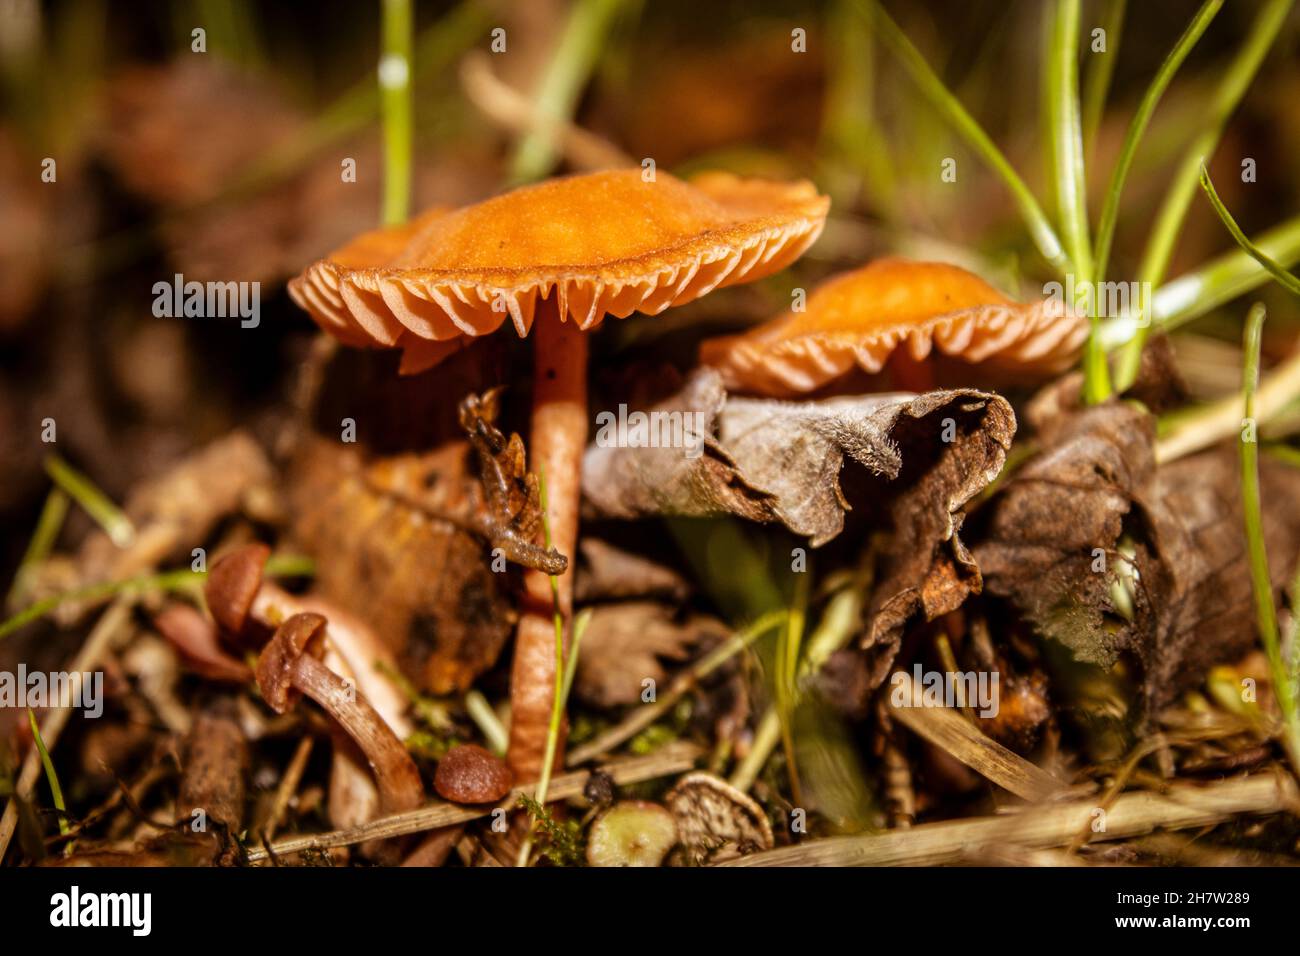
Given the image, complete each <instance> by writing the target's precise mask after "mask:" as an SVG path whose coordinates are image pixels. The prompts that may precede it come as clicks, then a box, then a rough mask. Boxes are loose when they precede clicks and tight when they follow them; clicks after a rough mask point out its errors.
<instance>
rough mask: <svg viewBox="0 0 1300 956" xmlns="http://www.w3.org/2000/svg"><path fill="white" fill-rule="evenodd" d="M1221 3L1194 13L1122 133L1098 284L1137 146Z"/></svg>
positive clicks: (1213, 0)
mask: <svg viewBox="0 0 1300 956" xmlns="http://www.w3.org/2000/svg"><path fill="white" fill-rule="evenodd" d="M1223 3H1224V0H1205V3H1203V4H1201V9H1200V10H1198V11H1197V12H1196V16H1194V17H1192V21H1191V22H1190V23H1189V24H1188V25H1187V29H1185V30H1184V31H1183V35H1182V36H1180V37H1179V38H1178V42H1177V43H1175V44H1174V48H1173V49H1172V50H1170V51H1169V53H1168V55H1167V56H1166V57H1165V59H1164V62H1163V63H1161V64H1160V69H1159V70H1157V71H1156V75H1155V77H1154V79H1152V80H1151V85H1150V86H1148V87H1147V89H1146V92H1145V93H1143V94H1142V101H1141V102H1140V103H1138V108H1137V112H1136V113H1134V114H1133V119H1132V120H1131V121H1129V125H1128V130H1127V131H1126V132H1125V133H1124V144H1123V146H1121V147H1120V152H1119V159H1118V160H1117V161H1116V163H1115V169H1114V171H1113V172H1112V173H1111V176H1110V185H1109V186H1108V187H1107V189H1106V201H1105V204H1104V205H1103V206H1102V210H1101V220H1100V221H1099V223H1098V225H1097V247H1096V254H1095V255H1094V256H1093V259H1094V261H1095V263H1096V265H1095V272H1096V274H1097V281H1098V282H1102V281H1104V280H1105V278H1106V267H1107V266H1108V265H1109V263H1110V249H1111V243H1112V242H1113V240H1114V238H1115V224H1116V222H1117V221H1118V219H1119V203H1120V198H1121V197H1122V196H1123V194H1124V181H1125V180H1126V179H1127V178H1128V173H1129V169H1130V168H1131V167H1132V165H1133V158H1134V157H1135V156H1136V155H1137V147H1138V143H1140V142H1141V141H1142V136H1143V134H1144V133H1146V129H1147V125H1148V124H1149V123H1150V122H1151V116H1152V114H1154V113H1155V111H1156V106H1157V105H1159V103H1160V98H1161V97H1162V96H1164V95H1165V90H1166V89H1168V88H1169V84H1170V82H1172V81H1173V78H1174V74H1176V73H1177V72H1178V68H1179V67H1181V66H1182V65H1183V60H1185V59H1187V54H1188V53H1190V52H1191V51H1192V47H1194V46H1196V44H1197V41H1199V40H1200V39H1201V35H1202V34H1204V33H1205V31H1206V30H1207V29H1208V28H1209V26H1210V23H1211V22H1212V21H1213V20H1214V18H1215V16H1216V15H1217V14H1218V12H1219V10H1220V8H1221V7H1222V6H1223Z"/></svg>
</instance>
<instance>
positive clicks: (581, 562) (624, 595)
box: [573, 535, 691, 604]
mask: <svg viewBox="0 0 1300 956" xmlns="http://www.w3.org/2000/svg"><path fill="white" fill-rule="evenodd" d="M576 570H577V577H576V578H575V579H574V583H573V598H574V600H575V601H577V602H578V603H579V604H588V603H590V602H593V601H627V600H634V599H637V598H659V599H662V600H668V601H675V602H678V603H680V602H682V601H684V600H686V597H687V595H689V594H690V590H691V586H690V584H689V583H688V582H687V580H686V578H685V577H683V576H682V574H681V573H680V572H679V571H677V570H676V569H675V568H672V567H669V566H668V565H667V564H661V563H660V562H658V561H656V560H654V559H653V558H651V557H649V556H647V555H645V554H640V553H637V552H633V551H625V550H623V549H622V548H620V547H618V546H617V545H614V544H611V543H610V542H608V541H605V540H604V539H602V538H597V537H593V536H592V535H583V536H582V538H581V539H580V540H579V541H578V566H577V569H576Z"/></svg>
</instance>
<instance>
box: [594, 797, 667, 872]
mask: <svg viewBox="0 0 1300 956" xmlns="http://www.w3.org/2000/svg"><path fill="white" fill-rule="evenodd" d="M676 842H677V821H676V820H674V819H673V815H672V814H671V813H669V812H668V811H667V810H665V809H664V808H663V807H661V806H659V804H657V803H649V802H647V801H645V800H622V801H620V802H618V803H616V804H614V806H612V807H610V808H609V809H608V810H606V811H605V812H604V813H602V814H601V815H600V816H599V817H597V818H596V821H595V822H594V823H592V825H591V829H590V830H588V831H587V865H588V866H658V865H659V864H660V863H662V862H663V860H664V857H665V856H667V855H668V851H669V850H671V849H672V848H673V845H674V844H675V843H676Z"/></svg>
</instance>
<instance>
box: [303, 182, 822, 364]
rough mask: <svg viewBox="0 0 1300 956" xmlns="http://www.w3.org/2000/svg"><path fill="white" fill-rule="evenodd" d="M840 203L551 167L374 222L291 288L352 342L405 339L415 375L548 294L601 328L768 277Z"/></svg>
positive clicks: (564, 311) (526, 318) (753, 187)
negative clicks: (486, 193) (379, 225)
mask: <svg viewBox="0 0 1300 956" xmlns="http://www.w3.org/2000/svg"><path fill="white" fill-rule="evenodd" d="M829 207H830V201H829V200H828V199H827V198H826V197H824V196H821V195H819V194H818V193H817V190H816V188H815V187H814V186H813V185H812V184H811V183H808V182H802V181H801V182H794V183H775V182H768V181H763V180H756V179H741V178H739V177H736V176H732V175H730V174H728V173H707V174H703V175H701V176H697V177H696V178H694V179H693V180H692V181H691V182H690V183H686V182H683V181H681V180H680V179H677V178H676V177H674V176H672V175H670V174H668V173H665V172H659V173H657V175H656V177H655V179H654V181H652V182H646V181H645V180H644V179H643V178H642V173H641V170H639V169H635V170H616V171H611V172H602V173H591V174H588V175H583V176H572V177H568V178H563V179H553V180H549V181H547V182H544V183H540V184H538V185H535V186H527V187H524V188H521V189H516V190H514V191H512V192H509V193H505V194H504V195H501V196H497V197H494V198H492V199H488V200H486V201H484V202H481V203H478V204H477V205H473V206H467V207H465V208H463V209H458V210H456V211H454V212H441V211H438V210H434V211H431V212H429V213H426V214H425V215H424V216H422V217H421V218H420V220H418V221H417V222H415V223H408V224H407V225H405V226H402V227H400V228H398V229H396V230H380V231H378V232H374V233H367V234H366V235H365V236H362V237H359V238H358V239H356V240H354V241H353V242H352V243H350V244H349V245H347V246H345V247H344V248H343V249H340V250H339V251H338V252H336V253H334V254H332V255H331V256H329V257H327V258H325V259H322V260H320V261H319V262H317V263H315V264H313V265H312V266H311V267H309V268H308V269H307V270H306V271H305V272H304V273H303V274H302V275H300V276H299V277H298V278H296V279H294V280H293V281H292V282H291V283H290V285H289V293H290V295H291V296H292V297H293V299H294V301H295V302H297V303H298V304H299V305H300V306H302V307H303V308H304V309H306V310H307V311H308V312H310V313H311V315H312V317H313V318H315V320H316V321H317V323H319V324H320V325H321V326H322V327H323V328H324V329H326V331H328V332H330V333H331V334H333V335H335V336H336V337H337V338H339V339H340V340H342V341H344V342H345V343H348V344H372V345H378V346H390V347H398V348H401V349H403V361H402V371H403V372H408V373H410V372H416V371H422V370H423V369H424V368H428V367H429V366H431V365H433V364H434V363H436V362H437V361H440V360H441V359H442V358H444V357H445V356H446V355H448V354H450V353H451V352H454V351H455V350H456V349H458V348H460V347H462V346H463V345H464V344H466V342H468V341H470V340H472V339H473V338H474V337H476V336H480V335H487V334H489V333H491V332H494V331H496V330H497V329H498V328H499V327H500V326H501V324H502V323H503V322H504V321H505V320H506V319H507V318H509V319H510V320H511V321H512V322H513V324H514V327H515V329H516V331H517V332H518V334H519V335H520V336H521V337H522V336H526V335H527V334H528V332H529V330H530V329H531V327H532V323H533V319H534V317H535V316H536V314H537V311H538V304H539V303H540V302H543V301H546V302H550V303H554V308H555V311H556V312H557V313H558V317H559V319H560V320H561V321H565V320H568V319H572V320H573V321H575V322H577V323H578V325H579V326H580V327H581V328H583V329H590V328H592V327H594V326H596V325H598V324H599V323H600V321H601V320H602V319H603V318H604V317H605V316H606V315H613V316H616V317H618V318H623V317H625V316H628V315H631V314H632V313H633V312H638V311H639V312H643V313H646V314H650V315H653V314H657V313H659V312H662V311H663V310H664V309H667V308H669V307H670V306H674V305H680V304H682V303H685V302H689V301H691V300H692V299H696V298H699V297H700V296H702V295H705V294H707V293H709V292H711V291H712V290H713V289H715V288H719V287H722V286H728V285H735V284H737V283H740V282H749V281H753V280H755V279H759V278H762V277H763V276H766V275H771V274H772V273H774V272H777V271H779V270H781V269H783V268H785V267H786V266H787V265H789V264H790V263H791V262H793V261H794V260H795V259H797V258H798V257H799V255H800V254H802V253H803V251H804V250H805V249H807V248H808V246H810V245H811V244H812V243H813V241H814V240H816V238H817V236H818V235H820V233H821V229H822V226H823V224H824V223H825V219H826V213H827V210H828V209H829Z"/></svg>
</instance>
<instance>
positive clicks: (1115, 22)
mask: <svg viewBox="0 0 1300 956" xmlns="http://www.w3.org/2000/svg"><path fill="white" fill-rule="evenodd" d="M1127 12H1128V0H1105V3H1104V4H1103V5H1102V14H1101V28H1102V29H1103V30H1105V31H1106V52H1105V53H1101V54H1098V53H1093V54H1092V59H1091V60H1090V61H1089V62H1090V64H1091V65H1090V66H1089V68H1088V77H1087V79H1086V80H1085V81H1084V89H1083V150H1084V154H1085V155H1087V156H1089V157H1091V156H1092V150H1093V147H1094V146H1096V144H1097V128H1098V127H1099V126H1101V116H1102V113H1103V112H1105V109H1106V95H1107V94H1108V93H1109V92H1110V81H1111V77H1113V76H1114V75H1115V61H1116V60H1117V59H1118V58H1119V41H1120V36H1121V34H1122V33H1123V30H1124V14H1125V13H1127Z"/></svg>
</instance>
